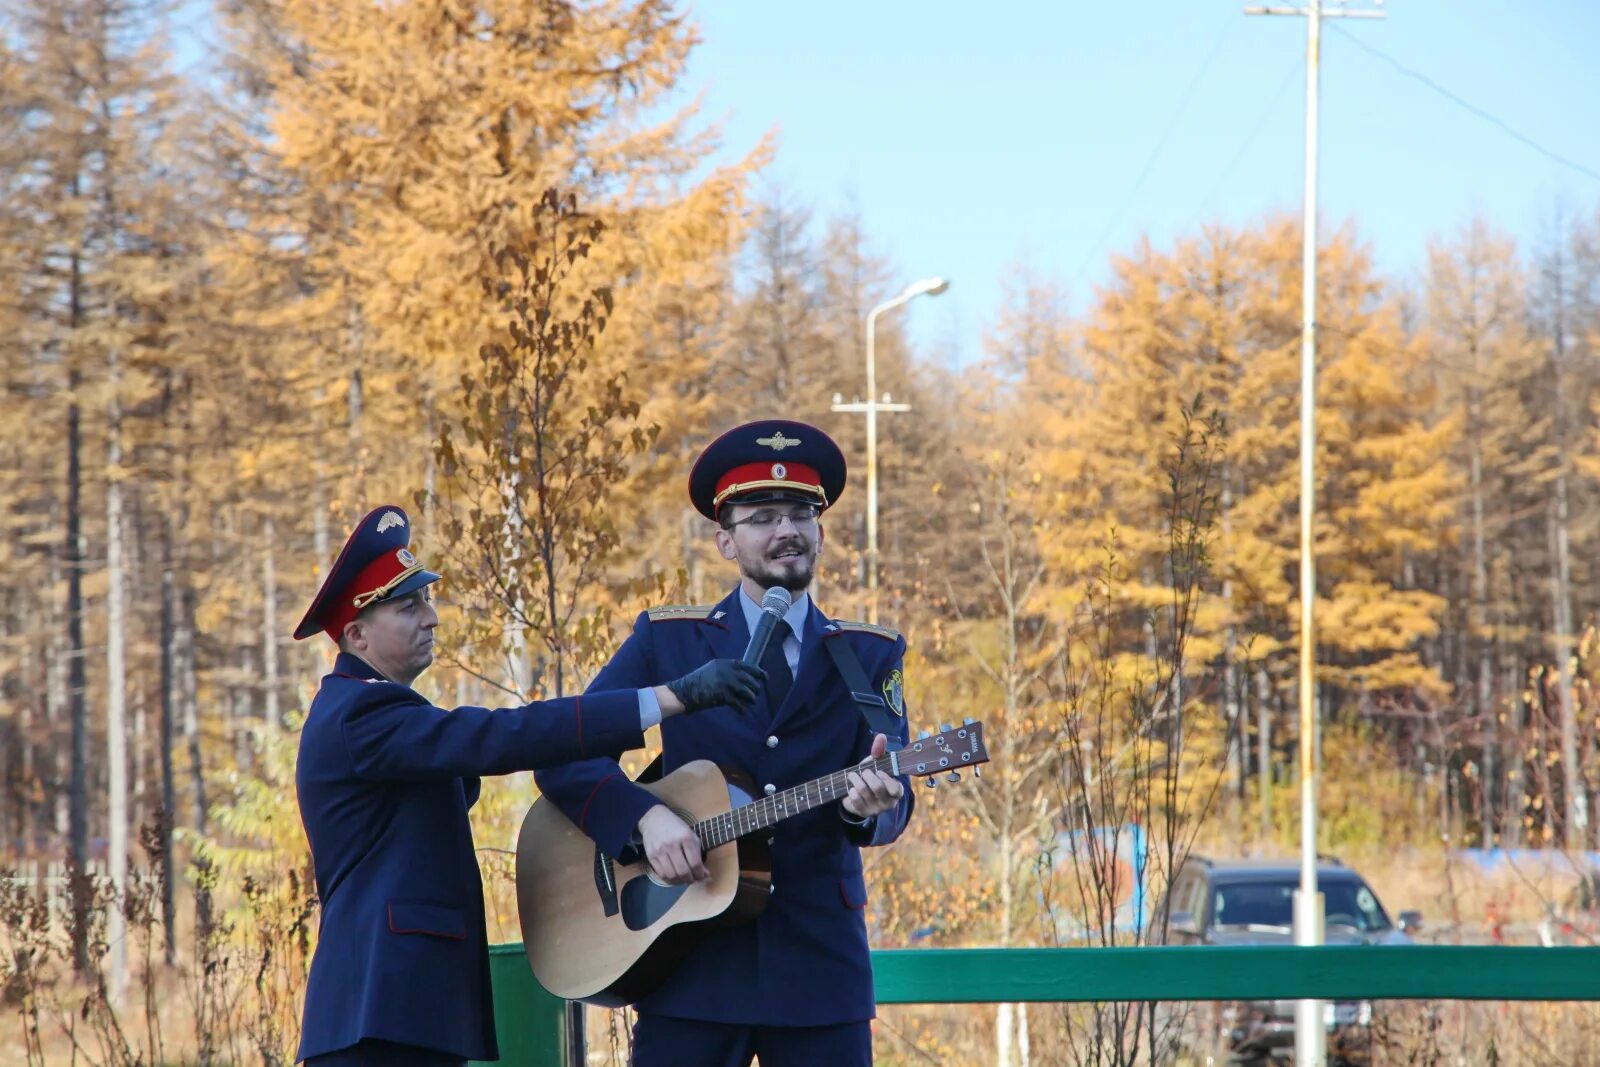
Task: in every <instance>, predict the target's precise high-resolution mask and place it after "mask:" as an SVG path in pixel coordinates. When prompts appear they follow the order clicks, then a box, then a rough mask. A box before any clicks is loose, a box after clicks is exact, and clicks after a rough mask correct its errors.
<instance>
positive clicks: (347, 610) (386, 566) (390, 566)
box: [294, 505, 439, 641]
mask: <svg viewBox="0 0 1600 1067" xmlns="http://www.w3.org/2000/svg"><path fill="white" fill-rule="evenodd" d="M410 544H411V519H410V518H409V517H408V516H407V515H406V513H405V509H404V508H397V507H394V506H392V505H386V506H384V507H381V508H375V509H374V510H373V511H371V512H370V513H368V515H367V517H366V518H364V519H362V520H361V521H360V522H358V523H356V528H355V529H354V530H353V531H351V533H350V540H348V541H346V542H345V543H344V549H343V550H342V551H341V552H340V553H339V558H338V559H336V560H334V562H333V566H332V567H331V568H330V569H329V570H328V577H327V578H326V579H325V580H324V581H323V583H322V588H321V589H319V590H317V596H316V599H315V600H313V601H312V602H311V607H309V608H307V609H306V616H305V618H303V619H301V620H300V625H299V626H296V627H295V628H294V639H295V640H296V641H300V640H303V639H304V638H307V637H310V636H311V635H312V634H314V633H316V632H317V631H318V630H321V631H322V632H323V633H325V634H327V635H328V636H329V637H331V638H333V640H334V641H338V640H339V638H340V637H342V636H343V635H344V628H345V626H346V624H348V623H350V622H352V621H353V620H354V619H355V617H356V616H357V615H359V614H361V612H362V610H363V609H365V608H367V607H369V606H371V605H373V604H381V603H383V602H384V601H385V600H394V599H395V598H397V597H403V596H406V595H408V594H410V593H414V592H416V591H417V590H418V589H421V588H422V587H423V586H425V585H431V584H432V583H434V582H437V581H438V580H439V576H438V575H437V574H435V573H433V572H432V571H429V570H423V569H422V564H420V563H418V562H417V557H415V556H413V555H412V554H411V549H410V547H409V546H410Z"/></svg>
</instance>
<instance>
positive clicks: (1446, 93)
mask: <svg viewBox="0 0 1600 1067" xmlns="http://www.w3.org/2000/svg"><path fill="white" fill-rule="evenodd" d="M1328 28H1329V29H1330V30H1333V31H1334V32H1335V33H1337V34H1338V35H1339V36H1340V37H1343V38H1344V39H1345V40H1347V41H1349V42H1350V43H1351V44H1353V45H1355V46H1356V47H1357V48H1359V49H1361V50H1362V51H1363V52H1365V53H1367V54H1368V55H1370V56H1373V57H1374V58H1377V59H1381V60H1383V61H1384V62H1385V63H1387V64H1389V65H1390V66H1391V67H1393V68H1394V69H1395V70H1397V71H1399V72H1400V73H1401V74H1403V75H1405V76H1406V77H1408V78H1411V79H1413V80H1415V81H1419V82H1421V83H1422V84H1423V85H1426V86H1427V87H1428V88H1429V89H1432V90H1433V91H1434V92H1436V93H1438V94H1439V95H1440V96H1442V97H1444V98H1445V99H1446V100H1449V101H1450V102H1451V103H1453V104H1455V105H1456V106H1457V107H1460V108H1462V109H1464V110H1466V111H1469V112H1471V113H1472V114H1474V115H1476V116H1477V117H1478V118H1480V119H1483V120H1484V121H1485V122H1488V123H1492V124H1493V125H1495V126H1498V127H1500V129H1501V130H1503V131H1504V132H1505V133H1507V134H1509V135H1510V136H1512V137H1514V138H1516V139H1517V140H1519V141H1521V142H1522V143H1523V144H1525V145H1527V146H1528V147H1529V148H1531V149H1533V150H1534V151H1535V152H1538V153H1539V154H1540V155H1542V156H1545V157H1547V158H1548V159H1551V160H1553V161H1555V162H1557V163H1560V164H1561V165H1562V166H1563V167H1568V168H1570V169H1572V170H1575V171H1577V172H1578V173H1579V174H1582V175H1584V176H1586V177H1589V178H1593V179H1594V180H1595V181H1600V172H1596V171H1593V170H1590V169H1589V168H1588V167H1586V166H1584V165H1583V164H1582V163H1576V162H1573V161H1572V160H1570V159H1568V158H1567V157H1566V156H1563V155H1562V154H1560V153H1559V152H1554V151H1551V150H1550V149H1548V148H1546V147H1545V146H1544V145H1542V144H1540V143H1539V142H1538V141H1535V140H1534V139H1533V138H1531V137H1529V136H1527V135H1526V134H1524V133H1522V132H1520V131H1518V130H1517V129H1515V128H1514V127H1512V125H1511V124H1510V123H1508V122H1506V121H1504V120H1503V119H1500V118H1497V117H1496V116H1494V115H1491V114H1489V113H1488V112H1487V111H1485V110H1483V108H1481V107H1478V106H1477V105H1475V104H1472V103H1469V102H1468V101H1466V100H1463V99H1461V97H1459V96H1457V95H1456V94H1455V93H1452V92H1451V91H1450V90H1449V89H1446V88H1445V87H1444V86H1442V85H1440V84H1439V83H1438V82H1436V81H1434V80H1433V79H1432V78H1430V77H1428V76H1427V75H1426V74H1422V73H1420V72H1418V71H1415V70H1412V69H1411V68H1410V67H1408V66H1406V65H1405V64H1404V63H1401V62H1400V61H1399V60H1398V59H1395V58H1394V57H1393V56H1391V55H1388V54H1387V53H1385V52H1382V51H1380V50H1378V49H1376V48H1374V47H1373V46H1372V45H1369V44H1367V43H1366V42H1365V41H1363V40H1361V39H1360V38H1359V37H1356V36H1355V35H1354V34H1352V33H1350V32H1349V31H1348V30H1346V29H1344V27H1342V26H1339V25H1338V24H1336V23H1330V24H1328Z"/></svg>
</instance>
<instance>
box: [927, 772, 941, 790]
mask: <svg viewBox="0 0 1600 1067" xmlns="http://www.w3.org/2000/svg"><path fill="white" fill-rule="evenodd" d="M938 787H939V776H938V775H936V774H930V775H929V776H928V788H929V789H937V788H938Z"/></svg>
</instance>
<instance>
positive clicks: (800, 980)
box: [537, 588, 912, 1026]
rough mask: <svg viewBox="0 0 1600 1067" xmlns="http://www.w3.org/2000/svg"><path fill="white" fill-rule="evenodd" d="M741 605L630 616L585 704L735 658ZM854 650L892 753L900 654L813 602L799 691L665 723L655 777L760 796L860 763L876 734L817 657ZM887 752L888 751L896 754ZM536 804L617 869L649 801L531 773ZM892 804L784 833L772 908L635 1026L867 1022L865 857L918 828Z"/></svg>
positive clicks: (742, 630) (743, 631)
mask: <svg viewBox="0 0 1600 1067" xmlns="http://www.w3.org/2000/svg"><path fill="white" fill-rule="evenodd" d="M740 595H741V594H740V591H739V589H738V588H735V589H734V591H733V593H732V594H731V595H729V596H728V597H727V598H725V599H724V600H723V601H722V602H721V603H720V604H717V605H716V606H715V607H712V608H687V609H663V610H657V611H652V612H646V613H644V614H642V615H640V616H639V619H638V621H637V623H636V624H635V625H634V629H633V633H632V635H630V636H629V638H628V639H627V641H626V642H624V644H623V646H622V647H621V648H620V649H619V650H618V651H617V654H616V655H615V656H614V657H613V658H612V660H611V662H610V663H609V664H607V666H606V667H605V669H604V670H602V671H601V672H600V674H599V675H598V676H597V677H596V678H595V680H594V685H593V687H591V688H592V689H601V688H605V689H613V688H617V687H623V688H630V687H643V686H649V685H658V684H662V683H664V682H666V681H668V680H670V679H672V678H676V677H679V676H680V675H682V674H684V673H686V672H687V671H689V670H692V669H693V668H695V667H698V666H699V665H700V664H702V663H705V662H707V661H709V660H711V659H716V658H722V657H727V658H734V659H737V658H738V657H739V656H741V655H742V654H743V653H744V651H745V647H746V645H747V644H748V643H749V638H750V634H749V630H748V628H747V625H746V622H745V615H744V611H743V610H742V608H741V606H740V604H739V600H738V598H739V596H740ZM829 641H848V642H849V643H850V646H851V648H852V649H853V650H854V651H855V654H856V656H857V658H858V659H859V661H860V663H861V665H862V667H863V668H864V670H865V673H866V676H867V678H868V679H869V680H870V681H871V683H872V685H873V686H874V687H875V688H880V687H881V688H883V689H884V691H885V692H889V693H891V694H892V698H893V703H894V704H895V705H896V706H897V707H896V714H895V715H893V716H892V717H893V719H894V721H895V722H896V724H897V726H898V730H899V734H900V737H899V741H900V742H901V743H902V744H903V743H904V742H905V740H906V720H905V717H904V714H903V706H904V705H903V701H902V700H901V697H900V691H899V687H900V684H901V675H900V671H901V661H902V659H903V657H904V655H905V641H904V639H903V638H901V637H900V635H898V634H896V633H894V632H893V631H891V630H886V629H881V628H878V627H868V626H865V625H863V624H848V623H835V622H833V621H831V620H829V619H828V618H826V617H825V616H824V615H823V614H822V612H821V611H820V610H819V609H818V608H817V606H816V604H815V603H814V602H813V603H812V605H811V610H810V611H809V612H808V613H807V615H806V623H805V627H804V632H803V637H802V638H801V641H800V662H799V665H798V667H797V669H796V670H795V672H794V678H795V680H794V685H793V688H791V689H790V691H789V694H788V697H787V698H786V699H785V700H784V703H783V705H782V706H781V707H779V708H777V709H772V708H769V707H768V706H767V704H766V701H765V699H764V698H763V700H762V701H760V702H758V704H757V706H756V707H755V708H754V709H752V710H751V711H750V712H747V713H745V714H740V713H738V712H736V711H734V710H732V709H730V708H714V709H710V710H707V711H700V712H696V713H695V714H693V715H680V716H677V717H675V718H671V719H668V720H666V721H665V722H663V723H662V726H661V739H662V746H663V753H662V756H663V763H662V771H663V773H670V772H672V771H674V770H676V769H677V768H678V767H681V766H682V765H684V764H685V763H689V762H691V761H693V760H697V759H708V760H711V761H712V762H714V763H716V764H718V765H720V766H723V767H726V768H729V769H731V770H734V771H739V772H742V773H743V774H744V775H746V776H748V777H749V778H750V779H751V781H753V782H754V783H755V785H756V788H757V789H766V790H767V791H773V790H784V789H788V788H790V787H791V786H795V785H799V784H801V783H803V782H807V781H810V780H811V779H813V778H818V777H821V776H822V775H825V774H831V773H833V772H835V771H838V770H840V769H842V768H845V767H848V766H851V765H853V764H855V763H857V762H859V761H860V760H861V759H862V758H863V757H864V756H866V755H867V753H868V751H869V749H870V746H871V742H872V734H871V732H870V731H869V729H868V727H867V725H866V722H865V720H864V719H863V718H862V715H861V712H860V711H859V710H858V707H857V705H856V704H855V702H854V701H853V700H852V699H851V696H850V692H849V689H848V688H847V686H846V685H845V682H844V680H843V679H842V678H841V676H840V674H839V671H838V669H837V668H836V667H835V665H834V662H833V660H832V658H831V657H830V655H829V653H828V650H827V648H826V647H825V643H826V642H829ZM892 740H893V739H891V741H892ZM537 778H538V782H539V788H540V790H541V791H542V792H543V793H544V794H545V796H547V797H549V798H550V800H551V801H552V802H553V803H554V804H556V805H557V806H558V807H559V808H560V809H561V810H562V811H563V812H565V813H566V815H567V817H568V818H570V819H571V820H572V821H573V822H574V823H575V824H577V826H578V827H579V828H580V829H582V830H583V831H584V833H586V834H588V835H589V836H590V837H592V838H593V839H594V840H595V842H596V843H597V844H598V845H599V846H600V848H602V849H603V850H605V851H606V852H607V853H609V854H611V855H613V856H614V855H616V854H617V853H618V852H619V851H621V850H622V849H623V848H624V847H625V846H626V845H627V844H628V842H629V839H630V837H631V836H632V835H633V834H634V831H635V829H636V827H637V825H638V822H639V819H640V817H641V816H642V815H644V814H645V812H646V811H648V810H649V809H650V808H651V807H652V806H653V805H654V804H655V803H656V800H655V798H654V797H653V796H652V795H651V794H650V793H648V792H646V791H645V790H643V789H641V788H640V787H638V786H637V785H635V784H634V783H633V782H632V781H630V780H629V779H628V778H627V777H626V776H625V775H624V774H623V773H622V771H621V769H620V767H618V765H617V763H616V761H615V760H610V759H594V760H587V761H584V762H582V763H576V764H571V765H568V766H565V767H556V768H552V769H548V770H544V771H540V772H539V773H538V775H537ZM905 784H906V791H905V795H904V797H903V798H902V799H901V801H900V803H899V804H898V805H897V806H896V807H895V808H893V809H891V810H889V811H887V812H884V813H883V814H881V815H878V816H877V817H876V818H874V819H872V820H869V821H868V823H867V824H866V825H865V826H852V825H850V824H849V823H847V822H846V821H845V820H844V819H843V818H841V817H840V811H839V806H838V805H837V804H829V805H825V806H823V807H821V808H818V809H815V810H813V811H809V812H806V813H804V814H801V815H797V816H794V817H792V818H789V819H787V820H785V821H783V822H780V823H778V824H777V825H776V826H775V827H773V828H772V829H771V830H770V831H769V833H770V835H771V842H772V895H771V898H770V899H769V900H768V903H767V906H766V908H765V910H764V911H763V912H762V913H761V915H760V916H759V917H758V918H757V919H756V920H755V921H754V922H750V923H745V924H742V925H738V926H732V927H727V928H723V929H718V930H714V931H711V932H709V933H707V935H706V936H705V938H704V939H703V940H701V941H700V943H699V944H698V945H697V946H696V947H695V949H694V950H693V951H692V953H691V954H690V956H689V957H688V958H687V959H686V960H685V961H684V962H683V964H682V965H681V966H680V967H679V968H678V969H677V970H676V971H675V972H674V973H673V974H672V976H671V977H670V978H669V979H668V980H667V981H666V983H665V984H664V985H663V986H662V987H661V988H660V989H658V990H656V991H655V992H653V993H651V994H649V995H648V996H646V997H645V998H644V999H642V1000H640V1001H639V1003H638V1005H637V1007H638V1010H639V1011H641V1012H647V1013H656V1014H661V1015H671V1016H676V1017H680V1018H688V1019H701V1020H708V1021H713V1022H727V1023H740V1024H747V1025H761V1026H827V1025H834V1024H838V1023H846V1022H855V1021H859V1020H863V1019H869V1018H871V1017H872V1016H873V1014H874V1001H873V993H872V966H871V956H870V953H869V951H868V945H867V929H866V920H865V915H864V909H865V907H866V903H867V892H866V884H865V881H864V880H863V877H862V868H861V846H863V845H884V844H888V843H889V842H891V841H893V840H895V839H896V838H898V837H899V836H900V834H901V832H902V831H903V830H904V829H905V827H906V822H907V820H908V819H909V818H910V816H911V808H912V794H911V789H910V787H909V782H906V783H905Z"/></svg>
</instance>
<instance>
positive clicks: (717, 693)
mask: <svg viewBox="0 0 1600 1067" xmlns="http://www.w3.org/2000/svg"><path fill="white" fill-rule="evenodd" d="M766 684H767V672H766V671H764V670H762V669H761V668H760V667H757V666H756V665H755V664H754V663H746V662H744V661H743V660H738V659H714V660H712V661H711V662H710V663H707V664H704V665H702V666H699V667H696V668H695V669H694V670H692V671H690V672H689V673H688V674H686V675H684V676H683V677H682V678H679V679H678V680H676V681H673V682H668V683H667V688H668V689H670V690H672V695H673V696H675V697H677V698H678V699H679V700H681V701H683V710H684V711H700V710H702V709H703V708H714V707H717V706H718V705H719V704H727V705H730V706H732V707H735V708H737V709H739V710H740V711H748V710H749V709H750V708H751V707H752V706H753V705H754V704H755V702H756V697H757V696H759V695H760V694H761V690H762V688H763V687H764V686H765V685H766Z"/></svg>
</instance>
